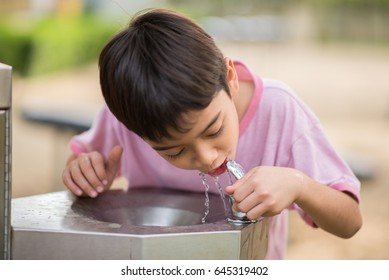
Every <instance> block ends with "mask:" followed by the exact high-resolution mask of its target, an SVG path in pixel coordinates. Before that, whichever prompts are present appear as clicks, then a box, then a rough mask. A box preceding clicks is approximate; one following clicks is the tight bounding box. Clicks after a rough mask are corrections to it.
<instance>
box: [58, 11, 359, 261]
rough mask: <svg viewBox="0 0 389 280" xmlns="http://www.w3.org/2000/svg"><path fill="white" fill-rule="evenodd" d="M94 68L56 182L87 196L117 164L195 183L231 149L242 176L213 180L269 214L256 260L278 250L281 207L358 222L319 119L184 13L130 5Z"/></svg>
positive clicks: (311, 219) (353, 197) (336, 229)
mask: <svg viewBox="0 0 389 280" xmlns="http://www.w3.org/2000/svg"><path fill="white" fill-rule="evenodd" d="M99 67H100V83H101V88H102V92H103V95H104V98H105V101H106V104H107V107H104V108H103V109H102V111H101V113H100V115H99V116H98V117H97V119H96V120H95V123H94V124H93V126H92V128H91V129H90V130H89V131H87V132H85V133H83V134H81V135H79V136H76V137H74V138H73V139H72V141H71V144H70V145H71V148H72V151H73V155H71V157H70V158H69V161H68V164H67V166H66V168H65V170H64V172H63V181H64V183H65V185H66V186H67V187H68V188H69V190H70V191H72V192H73V193H74V194H76V195H78V196H82V195H88V196H91V197H96V196H97V195H98V194H99V193H101V192H103V191H105V190H107V189H108V188H109V187H110V185H111V184H112V181H113V180H114V179H115V177H116V176H117V175H118V174H121V175H123V176H125V177H126V178H127V180H128V183H129V186H130V187H141V186H159V187H173V188H178V189H183V190H191V191H203V186H202V184H201V181H200V178H199V176H198V172H199V171H200V172H203V173H206V174H208V175H210V176H218V175H221V174H222V173H223V172H224V171H225V162H226V161H227V160H236V161H237V162H239V163H240V164H241V165H242V166H243V167H244V168H245V170H246V171H247V173H246V174H245V176H244V177H243V178H242V179H241V180H239V181H237V182H236V183H235V184H233V185H230V186H228V183H227V181H226V179H225V178H222V177H223V175H221V182H222V185H224V186H227V187H226V188H225V192H226V193H228V194H232V195H233V197H234V199H235V201H236V203H235V204H234V208H236V210H238V211H241V212H244V213H246V214H247V217H248V218H249V219H257V218H259V217H261V216H264V217H272V218H271V221H270V229H269V244H268V253H267V258H268V259H282V258H283V257H284V254H285V247H286V240H287V211H284V210H285V209H288V208H291V209H296V210H297V211H298V212H299V213H300V214H301V216H302V217H303V219H304V220H305V221H306V222H307V223H308V224H310V225H311V226H314V227H320V228H322V229H324V230H326V231H328V232H330V233H332V234H334V235H337V236H339V237H343V238H350V237H352V236H353V235H354V234H355V233H356V232H357V231H358V230H359V229H360V227H361V225H362V219H361V214H360V210H359V206H358V201H359V188H360V184H359V181H358V180H357V179H356V177H355V176H354V174H353V173H352V172H351V170H350V169H349V168H348V166H347V165H346V164H345V163H344V161H343V160H341V159H340V158H339V157H338V155H337V154H336V152H335V151H334V149H333V147H332V146H331V144H330V143H329V141H328V140H327V138H326V136H325V134H324V132H323V129H322V127H321V125H320V122H319V120H318V119H317V118H316V117H315V116H314V115H313V113H312V112H311V111H310V110H309V109H308V108H307V107H306V106H305V105H304V104H303V103H302V102H301V101H300V100H299V99H298V98H297V97H296V96H295V95H294V93H293V92H292V91H291V90H290V89H289V88H288V87H287V86H286V85H284V84H282V83H281V82H278V81H273V80H267V79H262V78H260V77H258V76H257V75H255V74H253V73H252V72H251V71H250V69H249V68H248V67H247V66H245V65H244V64H243V63H241V62H238V61H232V60H231V59H230V58H225V57H224V56H223V55H222V53H221V52H220V50H219V49H218V48H217V47H216V45H215V43H214V41H213V40H212V38H211V37H210V36H209V35H208V34H207V33H205V32H204V30H202V28H201V27H199V26H198V25H197V24H196V23H195V22H193V21H192V20H190V19H188V18H186V17H185V16H183V15H180V14H178V13H176V12H173V11H168V10H159V9H157V10H150V11H147V12H145V13H143V14H139V15H138V16H136V17H135V18H134V19H133V20H132V21H131V23H130V25H129V27H128V28H126V29H125V30H123V31H121V32H120V33H118V34H117V35H116V36H115V37H114V38H113V39H112V40H111V41H110V42H109V43H108V44H107V45H106V46H105V48H104V49H103V51H102V53H101V55H100V59H99ZM223 180H224V181H223Z"/></svg>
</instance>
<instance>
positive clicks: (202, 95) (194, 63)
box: [99, 9, 229, 141]
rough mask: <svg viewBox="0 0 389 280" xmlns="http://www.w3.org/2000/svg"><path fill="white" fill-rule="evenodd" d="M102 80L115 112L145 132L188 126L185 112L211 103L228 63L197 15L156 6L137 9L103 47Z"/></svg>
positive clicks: (154, 134) (153, 135)
mask: <svg viewBox="0 0 389 280" xmlns="http://www.w3.org/2000/svg"><path fill="white" fill-rule="evenodd" d="M99 69H100V84H101V89H102V92H103V96H104V99H105V102H106V103H107V106H108V108H109V109H110V111H111V112H112V113H113V114H114V115H115V117H116V118H117V119H118V120H119V121H120V122H122V123H123V124H124V125H125V126H126V127H127V128H128V129H129V130H131V131H133V132H135V133H136V134H138V135H139V136H140V137H142V138H147V139H149V140H151V141H159V140H161V138H164V137H167V138H169V137H171V136H170V135H169V133H168V129H169V128H172V129H175V130H177V131H183V128H182V126H181V124H182V119H180V116H182V114H183V113H188V112H192V111H198V110H202V109H204V108H206V107H207V106H208V105H209V103H210V102H211V101H212V99H213V98H214V97H215V95H216V94H217V93H218V92H219V91H220V90H222V89H224V90H225V91H226V92H227V93H228V94H229V90H228V85H227V81H226V71H227V70H226V64H225V60H224V57H223V54H222V53H221V51H220V50H219V48H218V47H217V46H216V44H215V42H214V40H213V39H212V38H211V36H209V35H208V34H207V33H206V32H205V31H204V30H203V29H202V28H201V27H200V26H199V25H198V24H196V23H195V22H194V21H193V20H191V19H189V18H187V17H185V16H184V15H181V14H179V13H177V12H174V11H170V10H164V9H153V10H148V11H146V12H142V13H139V14H137V15H136V16H135V17H134V18H133V19H132V20H131V22H130V24H129V26H128V27H127V28H125V29H124V30H122V31H121V32H119V33H118V34H117V35H116V36H114V37H113V39H111V40H110V41H109V42H108V44H107V45H106V46H105V47H104V49H103V50H102V52H101V54H100V58H99Z"/></svg>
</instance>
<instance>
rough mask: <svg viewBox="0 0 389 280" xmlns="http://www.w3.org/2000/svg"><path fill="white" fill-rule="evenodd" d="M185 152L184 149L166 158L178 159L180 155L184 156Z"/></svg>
mask: <svg viewBox="0 0 389 280" xmlns="http://www.w3.org/2000/svg"><path fill="white" fill-rule="evenodd" d="M183 151H184V149H181V150H180V151H179V152H178V153H176V154H173V155H166V157H167V158H168V159H177V158H179V157H180V155H181V154H182V152H183Z"/></svg>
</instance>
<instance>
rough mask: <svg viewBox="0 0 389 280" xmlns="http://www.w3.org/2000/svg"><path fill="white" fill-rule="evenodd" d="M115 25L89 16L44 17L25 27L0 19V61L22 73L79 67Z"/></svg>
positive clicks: (94, 54) (91, 58) (93, 57)
mask: <svg viewBox="0 0 389 280" xmlns="http://www.w3.org/2000/svg"><path fill="white" fill-rule="evenodd" d="M117 30H118V26H117V25H114V24H112V23H108V22H105V21H102V20H101V18H97V17H93V16H81V17H76V18H74V17H72V18H61V17H48V18H45V19H41V20H39V21H36V22H33V23H31V24H30V25H29V26H27V27H26V26H23V27H22V26H21V25H20V24H14V23H12V21H4V20H2V22H0V61H1V62H3V63H6V64H9V65H12V67H13V69H14V72H15V73H18V74H20V75H22V76H30V75H37V74H42V73H48V72H51V71H58V70H63V69H67V68H72V67H76V66H80V65H83V64H86V63H89V62H91V61H94V60H96V59H97V57H98V55H99V53H100V51H101V49H102V47H103V46H104V44H105V43H106V42H107V41H108V40H109V38H110V37H112V36H113V34H114V33H115V32H116V31H117Z"/></svg>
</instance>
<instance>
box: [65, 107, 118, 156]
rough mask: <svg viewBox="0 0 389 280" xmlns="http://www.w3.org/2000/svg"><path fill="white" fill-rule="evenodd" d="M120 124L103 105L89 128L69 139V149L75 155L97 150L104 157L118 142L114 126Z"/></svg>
mask: <svg viewBox="0 0 389 280" xmlns="http://www.w3.org/2000/svg"><path fill="white" fill-rule="evenodd" d="M118 125H120V124H119V122H118V121H117V119H116V118H115V117H114V116H113V115H112V113H111V112H110V111H109V109H108V108H107V107H106V106H103V107H102V109H101V110H100V112H99V114H98V115H97V117H96V118H95V120H94V122H93V124H92V126H91V128H90V129H89V130H87V131H85V132H83V133H81V134H79V135H76V136H74V137H73V138H72V139H71V140H70V144H69V146H70V149H71V151H72V152H73V153H74V154H75V155H79V154H80V153H87V152H91V151H99V152H100V153H102V154H103V155H104V156H105V157H107V156H108V154H109V152H110V151H111V149H112V148H113V147H114V146H116V145H118V144H119V140H118V135H117V129H115V127H116V126H118Z"/></svg>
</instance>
